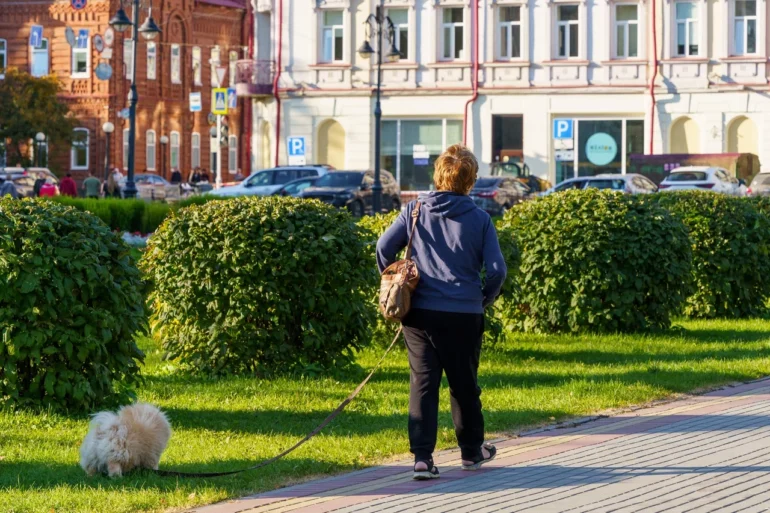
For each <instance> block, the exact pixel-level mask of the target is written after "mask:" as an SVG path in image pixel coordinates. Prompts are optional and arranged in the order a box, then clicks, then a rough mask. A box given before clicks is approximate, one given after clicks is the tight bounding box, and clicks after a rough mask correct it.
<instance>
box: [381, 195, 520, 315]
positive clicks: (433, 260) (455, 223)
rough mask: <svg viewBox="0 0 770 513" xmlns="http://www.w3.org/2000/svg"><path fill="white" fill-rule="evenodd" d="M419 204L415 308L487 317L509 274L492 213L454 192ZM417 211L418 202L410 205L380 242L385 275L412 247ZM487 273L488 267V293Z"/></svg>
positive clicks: (428, 197)
mask: <svg viewBox="0 0 770 513" xmlns="http://www.w3.org/2000/svg"><path fill="white" fill-rule="evenodd" d="M419 201H420V203H421V207H420V216H419V218H418V222H417V233H416V234H415V237H414V240H413V241H412V259H413V260H414V262H415V263H416V264H417V268H418V269H419V271H420V283H419V284H418V285H417V289H416V290H415V291H414V294H413V295H412V308H420V309H424V310H436V311H440V312H457V313H483V312H484V308H485V307H487V306H489V305H490V304H492V303H493V302H494V300H495V299H496V298H497V296H498V294H500V288H501V287H502V285H503V282H504V281H505V275H506V273H507V272H508V270H507V269H506V267H505V260H504V259H503V255H502V253H501V252H500V243H499V242H498V240H497V233H496V232H495V227H494V225H493V224H492V220H491V219H490V217H489V214H487V213H486V212H484V211H483V210H481V209H480V208H478V207H477V206H476V204H475V203H473V200H472V199H471V198H469V197H468V196H465V195H462V194H457V193H453V192H443V191H442V192H430V193H427V194H422V195H420V197H419ZM414 206H415V202H412V203H410V204H409V205H407V207H406V209H405V211H404V212H402V213H401V215H400V216H398V219H396V221H395V222H394V223H393V225H392V226H391V227H390V228H388V230H387V231H386V232H385V233H384V234H383V236H382V237H380V240H379V241H378V242H377V266H378V267H379V269H380V272H382V271H384V270H385V268H386V267H388V266H389V265H390V264H392V263H393V262H395V261H396V256H397V255H398V253H399V252H400V251H401V250H402V249H404V248H405V247H406V244H407V241H408V240H409V235H410V233H411V231H412V223H411V221H412V210H413V209H414ZM482 268H486V281H485V284H484V287H483V288H482V286H481V270H482Z"/></svg>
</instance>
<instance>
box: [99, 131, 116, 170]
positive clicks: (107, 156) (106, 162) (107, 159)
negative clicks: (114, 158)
mask: <svg viewBox="0 0 770 513" xmlns="http://www.w3.org/2000/svg"><path fill="white" fill-rule="evenodd" d="M102 131H103V132H104V134H105V135H104V138H105V139H106V140H107V148H106V151H105V153H104V179H105V180H106V179H107V178H108V177H109V176H110V139H112V132H114V131H115V125H113V124H112V123H110V122H109V121H107V122H106V123H105V124H103V125H102Z"/></svg>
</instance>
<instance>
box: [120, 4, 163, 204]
mask: <svg viewBox="0 0 770 513" xmlns="http://www.w3.org/2000/svg"><path fill="white" fill-rule="evenodd" d="M132 3H133V12H132V15H133V16H132V18H133V21H132V20H129V19H128V16H127V15H126V11H124V10H123V0H121V2H120V9H118V12H116V13H115V17H113V18H112V19H111V20H110V26H111V27H112V28H114V29H115V30H116V31H118V32H125V31H126V30H128V29H129V28H133V34H132V36H131V56H132V58H131V70H130V75H129V76H130V80H131V89H130V90H129V92H128V108H129V131H128V176H127V177H126V188H125V189H124V195H125V197H126V198H134V197H136V184H135V183H134V149H135V145H136V104H137V103H138V102H139V94H138V93H137V92H136V61H137V57H138V56H137V55H136V43H137V40H138V39H139V34H142V37H144V38H145V39H147V40H150V39H155V38H156V37H157V36H158V34H160V28H158V25H156V24H155V20H153V19H152V2H151V3H150V13H149V17H148V18H147V19H146V20H145V21H144V23H143V24H142V26H141V27H140V26H139V0H132Z"/></svg>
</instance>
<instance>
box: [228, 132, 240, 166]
mask: <svg viewBox="0 0 770 513" xmlns="http://www.w3.org/2000/svg"><path fill="white" fill-rule="evenodd" d="M227 170H228V171H230V173H231V174H235V173H236V172H237V171H238V137H237V136H235V135H231V136H230V138H229V140H228V141H227Z"/></svg>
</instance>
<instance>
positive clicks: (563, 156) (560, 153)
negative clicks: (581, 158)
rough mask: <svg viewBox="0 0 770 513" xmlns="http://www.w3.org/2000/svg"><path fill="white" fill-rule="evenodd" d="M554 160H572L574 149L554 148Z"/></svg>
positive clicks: (573, 158)
mask: <svg viewBox="0 0 770 513" xmlns="http://www.w3.org/2000/svg"><path fill="white" fill-rule="evenodd" d="M554 156H555V157H556V162H572V161H574V160H575V150H556V152H555V153H554Z"/></svg>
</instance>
